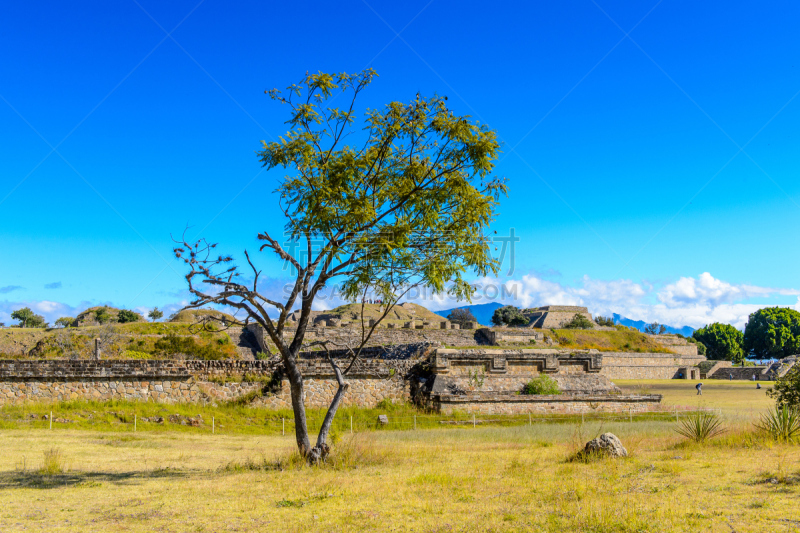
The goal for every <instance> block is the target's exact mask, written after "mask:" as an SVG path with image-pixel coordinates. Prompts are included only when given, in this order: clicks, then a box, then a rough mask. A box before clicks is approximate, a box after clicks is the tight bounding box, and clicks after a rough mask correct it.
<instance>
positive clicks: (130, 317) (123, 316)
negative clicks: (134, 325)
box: [117, 309, 142, 324]
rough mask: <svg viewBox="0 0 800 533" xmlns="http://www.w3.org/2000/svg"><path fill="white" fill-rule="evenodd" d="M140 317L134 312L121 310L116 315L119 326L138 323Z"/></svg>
mask: <svg viewBox="0 0 800 533" xmlns="http://www.w3.org/2000/svg"><path fill="white" fill-rule="evenodd" d="M141 318H142V317H141V316H139V313H136V312H135V311H131V310H130V309H121V310H120V312H119V314H117V322H119V323H120V324H125V323H126V322H138V321H139V320H140V319H141Z"/></svg>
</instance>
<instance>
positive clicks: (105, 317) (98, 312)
mask: <svg viewBox="0 0 800 533" xmlns="http://www.w3.org/2000/svg"><path fill="white" fill-rule="evenodd" d="M94 319H95V320H96V321H97V323H98V324H105V323H106V322H109V321H110V320H111V314H110V313H109V312H108V309H106V308H105V307H101V308H100V309H95V310H94Z"/></svg>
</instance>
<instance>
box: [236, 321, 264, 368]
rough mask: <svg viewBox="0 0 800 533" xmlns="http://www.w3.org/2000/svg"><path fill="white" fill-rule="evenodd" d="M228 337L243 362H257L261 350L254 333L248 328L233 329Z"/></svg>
mask: <svg viewBox="0 0 800 533" xmlns="http://www.w3.org/2000/svg"><path fill="white" fill-rule="evenodd" d="M228 336H229V337H230V338H231V340H232V341H233V344H234V345H236V350H237V351H238V352H239V357H240V358H241V359H242V360H243V361H255V360H256V354H257V353H258V352H259V351H260V350H261V349H260V348H259V347H258V341H257V340H256V336H255V335H254V334H253V332H252V331H250V330H248V329H246V328H231V329H229V330H228Z"/></svg>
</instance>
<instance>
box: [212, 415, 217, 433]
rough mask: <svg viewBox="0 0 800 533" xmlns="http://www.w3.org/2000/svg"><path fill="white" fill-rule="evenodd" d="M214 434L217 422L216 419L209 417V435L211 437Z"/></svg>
mask: <svg viewBox="0 0 800 533" xmlns="http://www.w3.org/2000/svg"><path fill="white" fill-rule="evenodd" d="M216 432H217V420H216V418H214V417H213V416H212V417H211V434H212V435H213V434H214V433H216Z"/></svg>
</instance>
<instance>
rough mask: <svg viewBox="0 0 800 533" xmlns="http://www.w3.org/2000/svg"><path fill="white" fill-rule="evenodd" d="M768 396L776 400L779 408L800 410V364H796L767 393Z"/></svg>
mask: <svg viewBox="0 0 800 533" xmlns="http://www.w3.org/2000/svg"><path fill="white" fill-rule="evenodd" d="M767 396H769V397H770V398H772V399H773V400H775V403H777V404H778V406H779V407H782V406H786V407H794V408H798V409H800V363H795V365H794V366H793V367H792V369H791V370H789V371H788V372H787V373H786V375H785V376H783V377H782V378H780V379H778V380H777V381H775V385H773V387H772V388H771V389H770V390H768V391H767Z"/></svg>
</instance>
